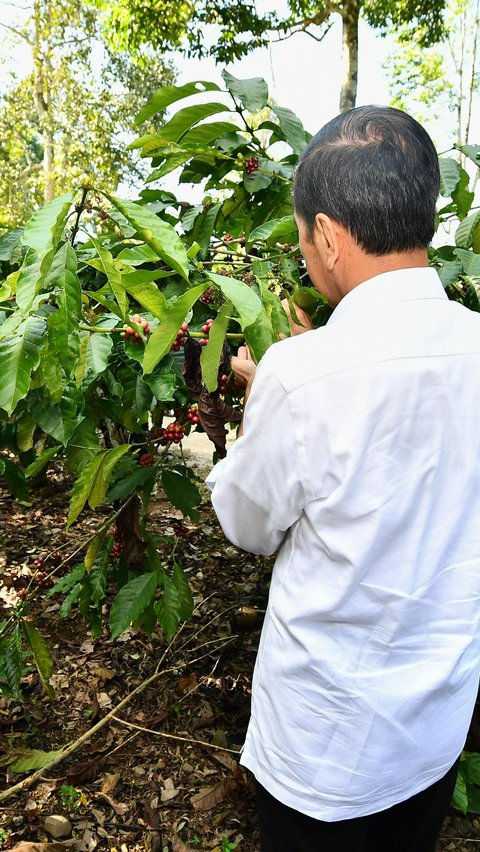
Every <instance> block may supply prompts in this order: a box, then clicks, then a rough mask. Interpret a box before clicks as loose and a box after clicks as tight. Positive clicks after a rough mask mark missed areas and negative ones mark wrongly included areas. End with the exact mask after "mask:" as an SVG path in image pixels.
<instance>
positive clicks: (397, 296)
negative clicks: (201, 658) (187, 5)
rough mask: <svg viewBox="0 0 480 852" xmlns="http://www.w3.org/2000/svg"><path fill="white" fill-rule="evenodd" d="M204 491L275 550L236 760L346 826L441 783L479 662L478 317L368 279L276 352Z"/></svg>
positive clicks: (238, 535)
mask: <svg viewBox="0 0 480 852" xmlns="http://www.w3.org/2000/svg"><path fill="white" fill-rule="evenodd" d="M244 426H245V434H244V436H243V437H241V438H239V439H238V440H237V441H236V442H235V444H234V445H233V446H232V448H231V449H230V450H229V452H228V455H227V457H226V459H224V460H222V461H221V462H220V463H219V464H218V465H216V467H215V468H214V470H213V471H212V473H211V474H210V477H209V478H208V480H207V482H208V484H209V485H210V487H211V488H212V489H213V493H212V500H213V505H214V508H215V511H216V513H217V515H218V518H219V520H220V523H221V525H222V527H223V529H224V532H225V534H226V536H227V538H229V539H230V541H232V542H233V543H234V544H236V545H237V546H239V547H241V548H243V549H244V550H249V551H253V552H255V553H264V554H271V553H273V552H274V551H276V550H277V549H278V555H277V559H276V563H275V567H274V571H273V576H272V582H271V589H270V596H269V603H268V610H267V613H266V617H265V623H264V627H263V631H262V636H261V641H260V648H259V652H258V658H257V662H256V667H255V674H254V682H253V696H252V717H251V721H250V725H249V729H248V733H247V738H246V743H245V747H244V751H243V757H242V763H243V764H244V765H245V766H247V767H249V768H250V769H251V770H252V772H253V773H254V775H255V776H256V778H257V779H258V781H259V782H260V783H261V784H262V785H263V786H264V787H265V788H266V789H267V790H268V791H269V792H270V793H271V794H272V795H273V796H275V797H276V798H277V799H279V800H280V801H281V802H283V803H284V804H286V805H288V806H290V807H292V808H295V809H296V810H298V811H301V812H303V813H305V814H308V815H310V816H312V817H315V818H317V819H322V820H327V821H336V820H341V819H349V818H352V817H358V816H363V815H366V814H369V813H374V812H376V811H380V810H383V809H385V808H388V807H390V806H391V805H393V804H396V803H397V802H400V801H403V800H404V799H407V798H409V797H410V796H412V795H414V794H415V793H417V792H420V791H421V790H422V789H425V788H426V787H428V786H429V785H431V784H433V783H434V782H435V781H437V780H438V779H439V778H441V777H442V776H443V775H444V774H445V773H446V772H447V770H448V769H449V768H450V766H451V765H452V764H453V762H454V761H455V759H456V758H457V757H458V755H459V753H460V752H461V750H462V747H463V744H464V740H465V736H466V733H467V729H468V726H469V722H470V718H471V715H472V711H473V706H474V701H475V698H476V694H477V685H478V677H479V660H480V631H479V624H480V600H479V597H480V315H479V314H475V313H473V312H471V311H469V310H467V309H466V308H464V307H462V306H460V305H458V304H456V303H453V302H451V301H449V300H448V299H447V297H446V295H445V293H444V290H443V288H442V285H441V283H440V281H439V279H438V276H437V274H436V272H435V271H434V270H432V269H424V268H421V269H408V270H398V271H395V272H392V273H386V274H383V275H379V276H376V277H375V278H372V279H370V280H368V281H365V282H364V283H362V284H361V285H359V286H358V287H356V288H355V289H354V290H352V291H351V292H350V293H349V294H348V295H346V296H345V297H344V298H343V299H342V301H341V302H340V304H339V305H338V306H337V307H336V309H335V311H334V312H333V314H332V317H331V319H330V320H329V322H328V323H327V325H326V326H324V327H323V328H320V329H317V330H315V331H310V332H307V333H305V334H302V335H300V336H298V337H293V338H290V339H288V340H285V341H282V342H281V343H279V344H275V345H274V346H272V347H271V348H270V349H269V350H268V352H267V353H266V355H265V356H264V358H263V359H262V361H261V363H260V365H259V367H258V369H257V374H256V377H255V380H254V383H253V387H252V392H251V395H250V398H249V400H248V403H247V406H246V410H245V421H244Z"/></svg>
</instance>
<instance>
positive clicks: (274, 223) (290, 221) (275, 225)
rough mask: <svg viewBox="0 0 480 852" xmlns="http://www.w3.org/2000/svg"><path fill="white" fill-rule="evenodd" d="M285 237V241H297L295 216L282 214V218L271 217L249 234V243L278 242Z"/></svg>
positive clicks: (249, 244)
mask: <svg viewBox="0 0 480 852" xmlns="http://www.w3.org/2000/svg"><path fill="white" fill-rule="evenodd" d="M281 238H283V241H284V242H288V243H292V242H295V243H297V241H298V229H297V225H296V222H295V219H294V217H293V216H282V218H281V219H270V221H269V222H264V223H263V225H259V226H258V228H254V229H253V231H251V232H250V234H249V235H248V240H247V245H248V246H251V245H253V244H254V243H256V242H266V243H276V242H277V241H278V240H280V239H281Z"/></svg>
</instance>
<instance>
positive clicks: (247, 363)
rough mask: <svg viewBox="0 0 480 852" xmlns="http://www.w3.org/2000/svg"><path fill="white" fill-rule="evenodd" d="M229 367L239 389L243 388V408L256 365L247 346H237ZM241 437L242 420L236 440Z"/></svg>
mask: <svg viewBox="0 0 480 852" xmlns="http://www.w3.org/2000/svg"><path fill="white" fill-rule="evenodd" d="M230 366H231V368H232V370H233V373H234V376H235V381H236V382H237V384H238V385H240V387H243V388H245V398H244V401H243V404H244V406H245V404H246V402H247V399H248V397H249V394H250V389H251V387H252V382H253V380H254V378H255V370H256V369H257V368H256V365H255V362H254V361H253V360H252V356H251V355H250V350H249V348H248V346H239V348H238V352H237V355H236V356H235V355H234V356H233V358H232V360H231V361H230ZM241 435H243V419H242V422H241V423H240V426H239V427H238V432H237V438H240V436H241Z"/></svg>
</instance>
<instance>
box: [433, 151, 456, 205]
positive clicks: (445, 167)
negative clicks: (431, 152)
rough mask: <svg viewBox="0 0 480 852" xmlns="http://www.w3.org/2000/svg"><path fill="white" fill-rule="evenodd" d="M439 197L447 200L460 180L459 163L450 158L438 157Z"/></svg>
mask: <svg viewBox="0 0 480 852" xmlns="http://www.w3.org/2000/svg"><path fill="white" fill-rule="evenodd" d="M438 163H439V166H440V195H443V196H444V197H445V198H449V197H450V196H451V194H452V192H453V191H454V189H455V187H456V186H457V183H458V181H459V180H460V163H458V162H457V160H452V158H451V157H440V159H439V161H438Z"/></svg>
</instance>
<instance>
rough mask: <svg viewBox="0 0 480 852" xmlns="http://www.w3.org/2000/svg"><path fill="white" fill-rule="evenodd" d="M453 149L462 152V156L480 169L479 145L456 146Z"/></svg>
mask: <svg viewBox="0 0 480 852" xmlns="http://www.w3.org/2000/svg"><path fill="white" fill-rule="evenodd" d="M455 147H456V148H458V150H459V151H462V153H463V154H466V156H467V157H469V159H470V160H472V161H473V162H474V163H475V165H476V166H479V167H480V145H456V146H455Z"/></svg>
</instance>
